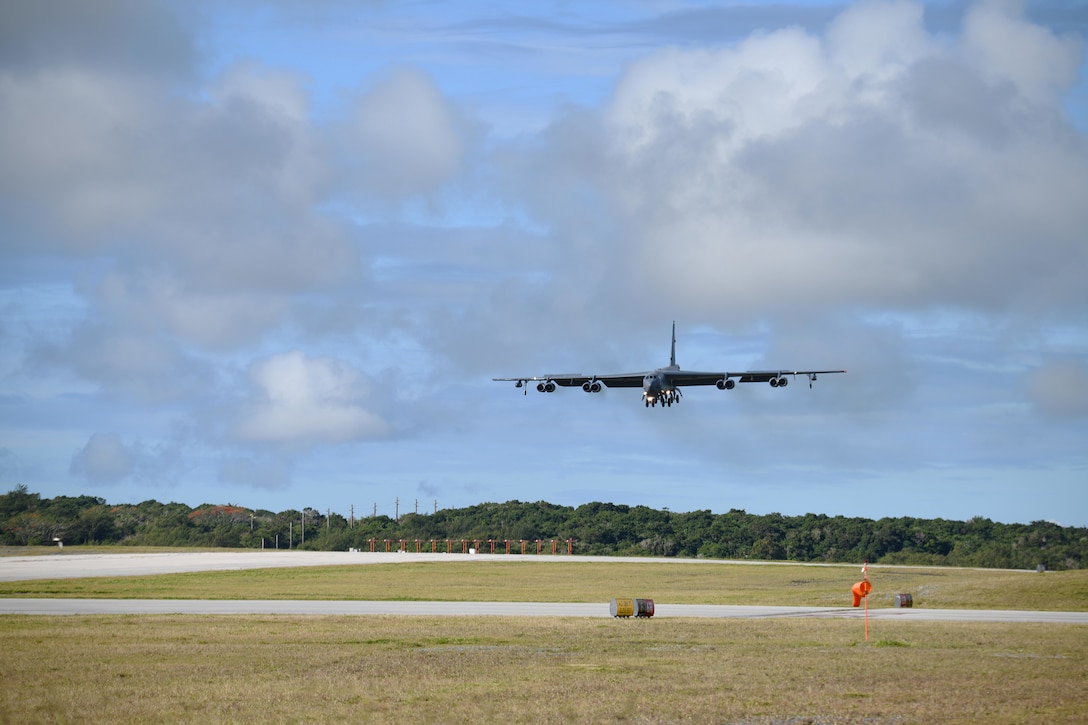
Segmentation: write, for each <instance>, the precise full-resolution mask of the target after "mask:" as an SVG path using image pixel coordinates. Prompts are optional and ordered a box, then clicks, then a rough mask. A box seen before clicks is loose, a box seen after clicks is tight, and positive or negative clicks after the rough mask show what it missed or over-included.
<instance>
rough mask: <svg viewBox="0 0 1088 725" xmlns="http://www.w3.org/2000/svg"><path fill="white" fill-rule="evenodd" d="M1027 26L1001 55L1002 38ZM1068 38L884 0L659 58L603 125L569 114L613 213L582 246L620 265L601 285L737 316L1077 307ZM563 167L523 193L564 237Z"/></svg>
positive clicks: (562, 153)
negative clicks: (940, 25) (949, 29)
mask: <svg viewBox="0 0 1088 725" xmlns="http://www.w3.org/2000/svg"><path fill="white" fill-rule="evenodd" d="M1021 35H1022V36H1024V38H1025V39H1026V40H1025V45H1024V46H1023V47H1022V49H1021V50H1020V51H1017V53H1015V54H1012V55H1013V56H1014V57H1013V58H1011V59H1010V57H1009V54H1004V55H1002V54H1000V53H997V52H996V48H999V47H1005V41H1006V40H1008V38H1010V37H1020V36H1021ZM1081 53H1082V46H1081V45H1079V44H1078V41H1075V40H1072V39H1069V38H1063V37H1057V36H1055V35H1053V34H1052V33H1049V32H1046V31H1043V30H1041V29H1040V28H1038V27H1037V26H1034V25H1032V24H1031V23H1030V22H1028V21H1027V20H1025V19H1024V18H1023V17H1021V16H1019V15H1016V14H1015V13H1011V12H1010V11H1008V10H1007V9H1004V8H997V9H995V8H992V7H991V6H990V5H983V6H981V7H980V8H978V9H977V10H976V11H973V12H972V13H969V14H968V17H967V19H966V21H965V24H964V29H963V32H962V34H961V35H960V36H959V37H958V38H955V39H953V40H952V41H951V42H949V41H948V40H947V39H943V38H942V39H938V38H934V37H931V36H929V35H928V34H927V32H926V30H925V28H924V24H923V13H922V8H921V6H920V5H918V4H916V3H910V2H901V1H893V2H879V3H866V4H860V5H859V6H856V7H851V8H850V9H848V10H847V11H845V12H844V13H843V14H842V15H840V16H839V17H838V18H837V19H836V20H835V21H834V22H833V23H832V24H831V26H830V27H829V30H828V32H827V33H826V34H825V35H823V36H820V35H815V34H812V33H808V32H805V31H803V30H801V29H798V28H788V29H784V30H778V31H774V32H769V33H762V34H755V35H752V36H751V37H749V38H747V39H745V40H744V41H742V42H740V43H738V44H736V45H735V46H732V47H728V48H721V49H697V50H682V49H671V50H667V51H662V52H658V53H654V54H651V55H649V56H647V57H645V58H643V59H641V60H639V61H638V62H636V63H634V64H633V65H632V66H631V67H630V69H629V70H628V71H627V72H626V73H625V74H624V76H623V77H622V79H621V80H620V82H619V84H618V85H617V88H616V91H615V93H614V95H613V97H612V98H611V100H610V102H609V104H608V106H607V108H606V109H605V110H604V113H603V128H601V129H597V128H594V127H593V126H592V125H585V126H584V127H583V130H584V132H585V133H586V134H588V135H587V136H586V138H591V137H593V136H596V137H597V138H598V139H600V140H601V141H602V143H603V144H604V147H605V152H604V153H602V154H598V156H597V158H600V160H601V162H602V165H601V167H600V168H599V169H598V170H597V171H596V172H595V174H594V175H592V176H585V175H577V176H578V178H579V179H580V180H582V181H583V182H587V181H588V182H592V183H593V184H594V185H595V187H596V189H597V191H598V192H599V194H600V196H601V197H603V199H604V203H603V204H601V205H600V206H599V208H601V209H603V210H606V211H607V212H611V213H613V214H614V217H613V222H614V225H615V229H616V231H615V233H613V234H612V235H610V236H602V237H598V239H597V244H598V245H600V246H601V247H602V249H601V251H600V252H598V254H597V255H596V256H597V257H600V258H603V259H608V260H609V261H610V263H611V262H612V260H617V259H626V260H628V264H625V263H624V262H622V261H621V262H619V263H613V264H612V266H611V267H609V265H601V266H600V267H599V269H600V271H601V274H602V276H603V282H604V284H605V285H607V286H608V287H607V288H608V289H609V290H610V291H611V295H612V297H613V299H618V300H620V301H621V302H622V303H626V302H628V301H630V299H631V298H636V297H647V296H649V297H652V298H654V299H655V300H657V303H658V304H666V305H668V306H670V307H671V308H674V309H679V310H681V311H692V312H693V313H695V314H698V311H699V310H706V309H720V310H729V311H730V312H731V313H733V314H735V315H737V316H738V317H740V318H742V319H743V318H748V319H750V318H751V316H753V315H757V314H765V313H766V312H770V313H771V314H774V311H775V309H776V308H779V309H782V310H785V309H788V308H789V307H790V306H794V305H797V304H805V305H813V306H823V307H824V308H828V307H830V306H837V305H844V304H845V305H850V304H858V303H861V304H866V305H872V306H876V307H893V308H898V309H909V310H922V309H932V308H934V307H939V306H956V307H965V308H969V309H978V310H983V311H991V312H997V311H1010V310H1011V311H1020V312H1028V313H1032V314H1035V313H1038V312H1043V313H1055V312H1060V311H1063V310H1068V309H1070V308H1071V307H1075V308H1077V309H1084V307H1085V305H1086V303H1088V292H1086V290H1085V287H1084V285H1083V284H1081V283H1080V282H1078V281H1077V279H1076V275H1075V274H1071V273H1070V270H1072V269H1084V268H1085V267H1086V266H1088V249H1086V248H1085V246H1084V244H1083V243H1082V237H1083V232H1082V230H1083V229H1085V228H1088V205H1085V204H1084V203H1083V199H1082V198H1081V199H1078V196H1082V195H1080V194H1079V193H1078V192H1077V191H1075V190H1079V189H1084V188H1088V145H1086V143H1085V140H1084V138H1083V136H1082V135H1080V134H1078V133H1076V132H1075V130H1074V129H1073V127H1072V126H1071V125H1070V123H1069V120H1068V118H1067V116H1066V114H1065V112H1064V110H1063V109H1062V107H1061V105H1060V98H1059V94H1058V91H1061V90H1065V89H1067V88H1069V86H1070V84H1071V83H1072V82H1073V80H1074V79H1075V74H1076V70H1077V67H1078V63H1079V60H1080V56H1081ZM998 56H1000V58H999V57H998ZM1044 69H1045V70H1044ZM949 101H951V102H949ZM573 146H574V145H573V144H570V143H569V142H564V147H560V146H548V147H545V149H544V151H543V152H542V153H541V154H540V157H541V158H540V159H539V160H540V161H541V168H542V169H543V170H545V171H546V170H547V169H549V168H550V167H554V166H555V165H556V164H565V165H566V166H567V168H570V169H575V168H577V167H579V166H580V165H581V164H582V159H581V158H573V157H572V156H571V155H570V153H569V152H570V151H571V149H572V148H573ZM545 156H547V157H548V159H549V160H548V161H547V162H545V161H544V157H545ZM565 181H566V179H564V177H563V175H562V174H561V173H559V172H556V173H555V174H554V176H552V177H549V176H544V177H542V179H541V183H542V184H544V183H548V184H555V187H554V188H552V187H546V188H538V189H537V190H536V191H537V193H538V196H537V197H536V198H537V199H539V202H538V205H537V206H535V207H534V210H535V211H538V212H540V213H541V219H542V221H544V222H545V223H547V224H549V225H550V227H551V228H552V229H554V230H556V236H557V237H558V236H561V235H562V234H566V233H568V232H569V233H577V229H578V221H577V220H568V219H567V218H564V216H562V215H561V214H556V213H555V211H554V208H553V207H552V206H551V204H550V199H551V196H550V195H555V194H560V193H562V190H563V189H570V188H572V187H571V185H570V184H565ZM559 184H565V185H564V186H559ZM573 188H574V189H577V188H578V187H573ZM568 198H572V200H576V198H577V197H574V196H573V194H572V193H568ZM534 201H536V200H535V199H534ZM575 206H576V204H575ZM572 216H576V215H572ZM586 258H587V259H589V260H592V259H593V258H594V255H586ZM566 261H568V260H564V262H566ZM560 274H562V273H560ZM571 274H579V273H575V272H572V273H571Z"/></svg>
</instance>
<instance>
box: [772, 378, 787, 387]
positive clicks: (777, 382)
mask: <svg viewBox="0 0 1088 725" xmlns="http://www.w3.org/2000/svg"><path fill="white" fill-rule="evenodd" d="M789 384H790V381H789V379H788V378H786V377H784V376H781V375H780V376H778V377H777V378H771V387H772V388H784V387H786V386H787V385H789Z"/></svg>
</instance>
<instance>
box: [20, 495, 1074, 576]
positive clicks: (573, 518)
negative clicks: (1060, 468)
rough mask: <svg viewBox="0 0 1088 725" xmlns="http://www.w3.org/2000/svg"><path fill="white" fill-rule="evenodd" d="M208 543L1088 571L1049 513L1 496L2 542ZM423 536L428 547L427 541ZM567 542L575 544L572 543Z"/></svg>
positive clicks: (1069, 530)
mask: <svg viewBox="0 0 1088 725" xmlns="http://www.w3.org/2000/svg"><path fill="white" fill-rule="evenodd" d="M55 537H56V538H61V539H63V541H64V543H65V545H73V544H74V545H81V544H95V543H98V544H103V543H110V544H123V545H126V546H207V547H243V548H254V549H260V548H277V547H278V548H303V549H315V550H325V551H333V550H347V549H349V548H357V549H363V550H368V549H369V548H370V546H371V544H372V542H373V543H374V545H375V546H376V548H377V549H378V550H384V548H385V546H386V542H389V545H390V546H392V547H394V548H400V547H405V548H408V549H409V550H411V551H415V547H416V546H417V545H418V546H420V547H421V549H422V550H424V551H430V550H431V542H432V541H433V542H435V544H434V546H435V547H436V548H437V549H438V550H439V551H445V549H446V547H447V542H452V546H453V548H454V550H455V551H461V547H462V543H461V542H462V541H468V542H472V544H469V545H475V544H476V543H479V545H480V546H482V547H485V550H489V548H487V547H489V546H490V544H489V543H488V542H489V541H495V542H497V544H496V551H505V546H506V544H505V542H507V541H509V542H512V543H511V550H512V551H520V550H521V542H527V549H528V551H530V552H534V551H535V550H536V542H537V541H542V542H543V545H544V546H545V547H546V549H545V550H547V551H550V542H552V541H556V542H565V541H567V540H572V541H573V542H574V551H575V553H577V554H600V555H624V556H676V557H688V558H696V557H698V558H709V559H753V560H790V561H804V562H861V561H863V560H867V561H870V562H880V563H884V564H914V565H921V566H943V565H951V566H972V567H987V568H1005V569H1035V568H1036V566H1038V565H1040V564H1042V565H1044V566H1045V567H1046V568H1047V569H1050V570H1064V569H1083V568H1088V528H1085V527H1079V528H1078V527H1063V526H1058V525H1057V524H1053V523H1050V522H1046V521H1036V522H1033V523H1031V524H1002V523H995V522H993V521H990V520H989V519H984V518H979V517H976V518H973V519H971V520H970V521H948V520H944V519H916V518H910V517H899V518H883V519H879V520H877V521H873V520H870V519H862V518H846V517H843V516H833V517H829V516H825V515H822V514H819V515H818V514H806V515H804V516H783V515H781V514H767V515H762V516H760V515H755V514H749V513H746V512H744V511H741V510H737V509H734V510H731V511H729V512H728V513H724V514H713V513H711V512H710V511H693V512H689V513H674V512H670V511H657V510H654V509H650V508H647V507H645V506H622V505H613V504H606V503H589V504H585V505H582V506H578V507H576V508H573V507H567V506H556V505H553V504H549V503H545V502H537V503H523V502H520V501H508V502H506V503H501V504H499V503H485V504H479V505H477V506H471V507H468V508H462V509H443V510H440V511H437V512H435V513H433V514H414V513H412V514H406V515H404V516H402V517H401V519H400V520H399V521H396V520H393V519H390V518H389V517H387V516H372V517H366V518H358V519H355V520H348V519H346V518H344V517H343V516H341V515H340V514H337V513H332V512H325V513H322V512H320V511H317V510H315V509H312V508H306V509H304V510H303V511H295V510H291V511H283V512H280V513H273V512H271V511H264V510H253V509H248V508H245V507H242V506H237V505H232V504H228V505H211V504H206V505H203V506H198V507H196V508H190V507H189V506H186V505H184V504H179V503H168V504H163V503H159V502H158V501H144V502H143V503H140V504H135V505H132V504H118V505H109V504H107V503H106V502H105V500H104V499H101V498H95V497H92V496H79V497H68V496H59V497H56V498H53V499H42V498H41V497H40V496H39V495H38V494H34V493H30V492H28V491H27V489H26V487H25V486H19V487H17V488H15V489H14V490H12V491H10V492H9V493H7V494H3V495H0V545H18V546H28V545H35V544H37V545H43V544H49V543H51V542H52V541H53V539H54V538H55ZM417 542H418V544H417ZM559 546H560V547H561V548H563V549H565V545H564V544H562V543H560V544H559Z"/></svg>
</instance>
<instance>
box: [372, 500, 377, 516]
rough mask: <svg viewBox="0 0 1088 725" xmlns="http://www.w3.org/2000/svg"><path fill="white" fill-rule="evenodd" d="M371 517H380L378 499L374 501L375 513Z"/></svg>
mask: <svg viewBox="0 0 1088 725" xmlns="http://www.w3.org/2000/svg"><path fill="white" fill-rule="evenodd" d="M370 517H371V518H373V519H376V518H378V502H377V501H375V502H374V513H373V514H371V516H370Z"/></svg>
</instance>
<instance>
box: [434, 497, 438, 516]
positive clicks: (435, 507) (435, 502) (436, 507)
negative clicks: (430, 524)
mask: <svg viewBox="0 0 1088 725" xmlns="http://www.w3.org/2000/svg"><path fill="white" fill-rule="evenodd" d="M434 512H435V513H436V514H437V513H438V499H437V498H436V499H435V500H434Z"/></svg>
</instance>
